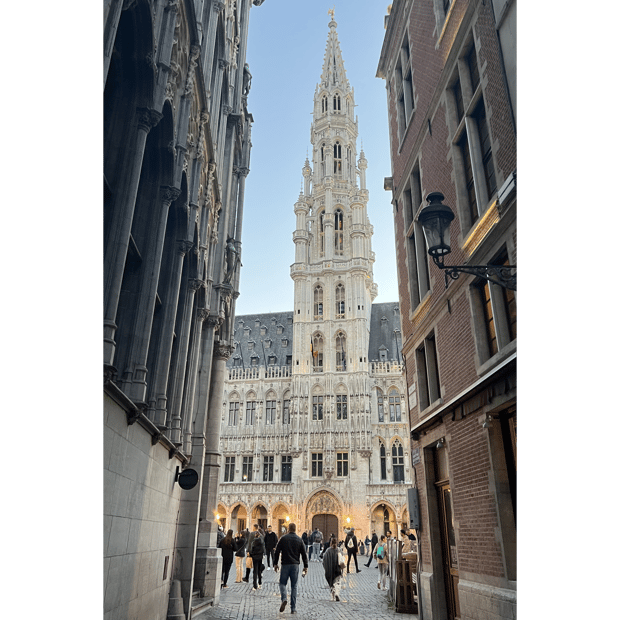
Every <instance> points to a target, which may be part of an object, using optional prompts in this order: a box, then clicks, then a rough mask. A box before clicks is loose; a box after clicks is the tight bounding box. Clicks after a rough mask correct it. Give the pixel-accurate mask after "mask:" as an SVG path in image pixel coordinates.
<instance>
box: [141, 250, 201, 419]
mask: <svg viewBox="0 0 620 620" xmlns="http://www.w3.org/2000/svg"><path fill="white" fill-rule="evenodd" d="M192 245H193V244H192V242H191V241H184V240H183V241H177V244H176V248H175V250H176V251H175V252H174V256H173V263H172V266H171V267H170V271H169V274H168V281H167V282H165V283H164V286H165V290H166V293H165V297H164V299H163V304H164V306H163V308H162V310H163V317H162V321H161V325H162V329H161V335H160V338H159V341H160V342H159V346H158V347H157V357H156V359H155V365H154V368H153V369H152V377H153V379H152V382H151V389H150V390H149V393H150V397H149V410H150V411H147V415H148V416H149V418H150V419H151V420H152V421H153V422H154V423H155V424H156V425H157V426H161V427H163V426H165V425H166V417H167V415H166V414H167V411H168V406H167V405H168V403H167V396H166V392H167V389H168V378H169V376H170V363H171V356H172V343H173V342H174V328H175V321H176V316H177V307H178V305H179V287H180V284H181V274H182V272H183V258H184V257H185V255H186V254H187V252H189V251H190V250H191V248H192ZM153 405H154V407H153Z"/></svg>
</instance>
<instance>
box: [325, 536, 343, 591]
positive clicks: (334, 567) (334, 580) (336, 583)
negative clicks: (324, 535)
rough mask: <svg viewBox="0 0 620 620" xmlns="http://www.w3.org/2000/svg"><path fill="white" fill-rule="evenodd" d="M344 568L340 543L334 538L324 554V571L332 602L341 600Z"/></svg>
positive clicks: (330, 540)
mask: <svg viewBox="0 0 620 620" xmlns="http://www.w3.org/2000/svg"><path fill="white" fill-rule="evenodd" d="M343 568H344V558H342V564H341V555H340V553H339V552H338V541H337V540H336V538H335V537H334V536H332V538H330V539H329V549H327V551H325V553H324V554H323V569H324V570H325V579H326V580H327V585H329V589H330V591H331V595H332V601H334V600H335V601H339V600H340V578H341V577H342V569H343Z"/></svg>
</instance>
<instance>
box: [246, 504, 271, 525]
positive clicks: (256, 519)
mask: <svg viewBox="0 0 620 620" xmlns="http://www.w3.org/2000/svg"><path fill="white" fill-rule="evenodd" d="M267 516H268V515H267V509H266V508H265V507H264V506H263V505H262V504H258V505H257V506H255V507H254V510H252V527H251V528H250V532H251V531H252V528H253V527H254V524H255V523H258V525H259V526H260V527H262V528H263V530H265V531H266V530H267V525H268V523H267V520H268V519H267Z"/></svg>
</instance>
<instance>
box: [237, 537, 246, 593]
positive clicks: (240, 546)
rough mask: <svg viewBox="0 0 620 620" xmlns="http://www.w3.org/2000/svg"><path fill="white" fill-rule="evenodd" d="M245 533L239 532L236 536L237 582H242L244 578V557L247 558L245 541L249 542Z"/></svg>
mask: <svg viewBox="0 0 620 620" xmlns="http://www.w3.org/2000/svg"><path fill="white" fill-rule="evenodd" d="M243 534H244V533H243V532H237V536H236V537H235V544H236V546H237V551H236V552H235V566H236V568H237V579H236V580H235V583H241V580H242V579H243V565H244V561H243V559H244V558H245V543H246V542H247V539H246V537H245V536H244V535H243Z"/></svg>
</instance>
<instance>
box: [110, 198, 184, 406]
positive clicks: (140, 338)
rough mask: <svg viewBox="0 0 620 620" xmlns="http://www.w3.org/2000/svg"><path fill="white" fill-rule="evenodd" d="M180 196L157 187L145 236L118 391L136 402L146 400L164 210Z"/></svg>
mask: <svg viewBox="0 0 620 620" xmlns="http://www.w3.org/2000/svg"><path fill="white" fill-rule="evenodd" d="M180 193H181V190H179V189H177V188H175V187H168V186H162V187H161V206H160V209H159V214H158V215H159V217H156V218H154V219H155V222H154V226H153V229H152V235H149V239H148V243H147V248H146V251H145V252H144V265H143V270H142V271H143V274H144V277H143V279H142V281H141V286H140V291H139V293H138V299H137V308H136V320H135V322H134V326H133V331H132V340H131V349H130V351H129V357H128V362H127V372H126V373H124V374H123V377H122V380H121V389H122V390H123V391H124V392H125V393H126V394H127V396H129V398H131V399H132V400H133V401H134V402H138V403H141V402H145V399H146V374H147V367H146V359H147V355H148V350H149V341H150V337H151V328H152V326H153V310H154V309H155V295H156V293H157V284H158V282H159V270H160V267H161V257H162V253H163V249H164V236H165V233H166V222H167V221H168V211H169V209H170V205H171V204H172V202H174V201H175V200H176V199H177V198H178V197H179V194H180Z"/></svg>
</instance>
